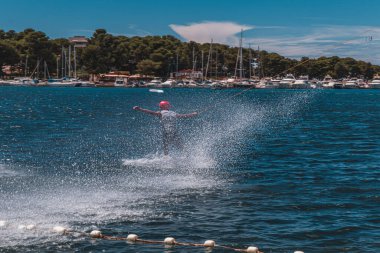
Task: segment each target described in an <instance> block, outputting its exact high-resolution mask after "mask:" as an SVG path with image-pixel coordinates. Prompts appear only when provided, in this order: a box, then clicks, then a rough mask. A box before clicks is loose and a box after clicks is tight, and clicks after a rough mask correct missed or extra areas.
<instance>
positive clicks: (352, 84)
mask: <svg viewBox="0 0 380 253" xmlns="http://www.w3.org/2000/svg"><path fill="white" fill-rule="evenodd" d="M343 88H345V89H356V88H359V80H358V79H357V78H356V77H353V78H351V79H349V80H347V81H346V83H344V85H343Z"/></svg>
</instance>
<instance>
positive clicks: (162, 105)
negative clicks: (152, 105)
mask: <svg viewBox="0 0 380 253" xmlns="http://www.w3.org/2000/svg"><path fill="white" fill-rule="evenodd" d="M159 106H160V108H161V109H164V110H167V109H169V108H170V107H171V105H170V103H169V101H161V102H160V103H159Z"/></svg>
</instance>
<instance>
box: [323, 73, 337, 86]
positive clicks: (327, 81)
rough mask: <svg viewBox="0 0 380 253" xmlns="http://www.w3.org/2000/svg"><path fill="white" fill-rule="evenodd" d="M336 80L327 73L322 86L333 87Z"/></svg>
mask: <svg viewBox="0 0 380 253" xmlns="http://www.w3.org/2000/svg"><path fill="white" fill-rule="evenodd" d="M334 84H335V80H334V79H333V78H332V77H331V76H330V75H326V76H325V77H324V78H323V80H322V88H324V89H333V88H334Z"/></svg>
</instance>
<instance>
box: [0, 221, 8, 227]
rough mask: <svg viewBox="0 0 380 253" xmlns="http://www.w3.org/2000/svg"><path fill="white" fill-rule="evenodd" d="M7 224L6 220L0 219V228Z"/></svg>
mask: <svg viewBox="0 0 380 253" xmlns="http://www.w3.org/2000/svg"><path fill="white" fill-rule="evenodd" d="M7 226H8V222H6V221H5V220H0V228H5V227H7Z"/></svg>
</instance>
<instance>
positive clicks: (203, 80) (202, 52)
mask: <svg viewBox="0 0 380 253" xmlns="http://www.w3.org/2000/svg"><path fill="white" fill-rule="evenodd" d="M203 81H204V75H203V50H202V82H203Z"/></svg>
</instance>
